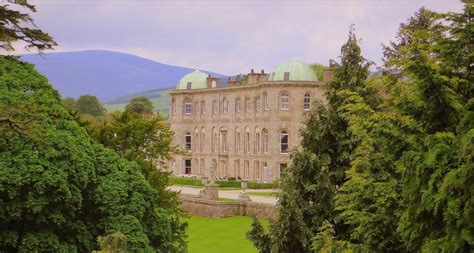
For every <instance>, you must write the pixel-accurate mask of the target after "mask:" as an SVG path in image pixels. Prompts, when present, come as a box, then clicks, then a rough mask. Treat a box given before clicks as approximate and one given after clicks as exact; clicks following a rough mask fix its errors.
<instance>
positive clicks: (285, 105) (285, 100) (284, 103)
mask: <svg viewBox="0 0 474 253" xmlns="http://www.w3.org/2000/svg"><path fill="white" fill-rule="evenodd" d="M281 109H282V110H283V111H288V110H289V109H290V96H289V95H288V93H283V94H281Z"/></svg>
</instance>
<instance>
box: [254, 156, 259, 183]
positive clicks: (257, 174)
mask: <svg viewBox="0 0 474 253" xmlns="http://www.w3.org/2000/svg"><path fill="white" fill-rule="evenodd" d="M253 173H254V175H253V178H254V179H255V180H259V179H260V162H259V161H255V162H254V170H253Z"/></svg>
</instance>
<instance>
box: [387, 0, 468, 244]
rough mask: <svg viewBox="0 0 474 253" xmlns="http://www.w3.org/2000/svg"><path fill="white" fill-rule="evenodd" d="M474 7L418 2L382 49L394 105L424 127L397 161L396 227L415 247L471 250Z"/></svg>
mask: <svg viewBox="0 0 474 253" xmlns="http://www.w3.org/2000/svg"><path fill="white" fill-rule="evenodd" d="M473 7H474V5H473V4H472V3H467V4H466V5H465V9H464V12H463V13H447V14H439V13H434V12H432V11H429V10H427V9H424V8H422V9H420V10H419V11H418V12H417V13H416V14H415V16H413V17H412V18H410V19H409V20H408V22H406V23H405V24H402V26H401V27H400V30H399V33H398V35H397V39H396V41H394V42H392V43H391V44H390V45H389V46H388V47H386V48H385V58H386V68H387V69H388V70H389V71H387V72H388V73H390V77H391V78H392V79H394V80H395V81H394V85H393V90H394V91H395V92H394V96H393V98H394V99H393V103H392V104H393V107H394V108H396V109H398V111H399V113H400V114H401V115H407V116H410V117H412V118H413V119H415V120H416V121H417V122H418V123H419V124H420V125H421V126H422V128H423V130H424V132H423V133H422V134H421V136H420V139H421V141H420V142H419V145H418V146H417V147H416V148H413V149H410V150H407V151H406V152H405V154H404V156H403V157H402V159H401V161H400V162H399V171H401V173H402V174H403V178H402V180H403V182H402V183H403V191H402V197H403V205H404V210H403V212H402V217H401V221H400V224H399V227H398V230H399V232H400V234H401V236H402V237H403V238H404V240H405V242H406V244H407V246H408V247H409V248H410V249H412V250H415V251H418V250H427V251H430V252H469V251H473V249H474V246H473V245H474V208H473V206H474V187H473V185H474V184H473V183H474V167H473V151H472V150H473V147H474V141H473V140H474V111H473V109H474V108H473V104H474V99H473V95H474V93H473V91H474V88H473V83H474V78H473V77H474V75H473V65H472V62H473V60H474V52H473V47H472V45H473V43H472V38H473V37H474V29H473V27H474V25H473V14H474V8H473Z"/></svg>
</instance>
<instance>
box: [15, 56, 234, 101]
mask: <svg viewBox="0 0 474 253" xmlns="http://www.w3.org/2000/svg"><path fill="white" fill-rule="evenodd" d="M20 57H21V59H22V60H24V61H26V62H29V63H32V64H35V65H36V68H37V69H38V70H39V71H40V73H42V74H43V75H45V76H46V77H47V78H48V79H49V81H50V83H51V84H52V85H53V86H54V87H55V88H56V89H57V90H58V91H59V93H60V94H61V95H62V96H63V97H74V98H77V97H79V96H81V95H84V94H89V95H94V96H97V97H98V98H99V100H100V101H101V102H103V103H107V102H108V101H110V100H113V99H116V98H119V97H123V96H127V95H131V94H135V93H141V92H146V91H151V90H160V89H170V88H173V87H175V85H176V83H178V81H179V79H180V78H181V77H182V76H184V75H185V74H187V73H189V72H192V71H193V70H194V69H192V68H187V67H181V66H176V65H170V64H165V63H161V62H157V61H154V60H150V59H147V58H144V57H140V56H136V55H133V54H129V53H122V52H116V51H108V50H84V51H70V52H51V53H43V54H42V55H39V54H24V55H21V56H20ZM202 71H203V72H205V73H207V74H211V75H212V76H215V77H220V78H223V77H226V76H225V75H222V74H219V73H215V72H211V71H206V70H202Z"/></svg>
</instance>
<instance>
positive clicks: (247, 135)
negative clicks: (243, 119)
mask: <svg viewBox="0 0 474 253" xmlns="http://www.w3.org/2000/svg"><path fill="white" fill-rule="evenodd" d="M245 152H246V153H250V131H249V129H248V128H246V129H245Z"/></svg>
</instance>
